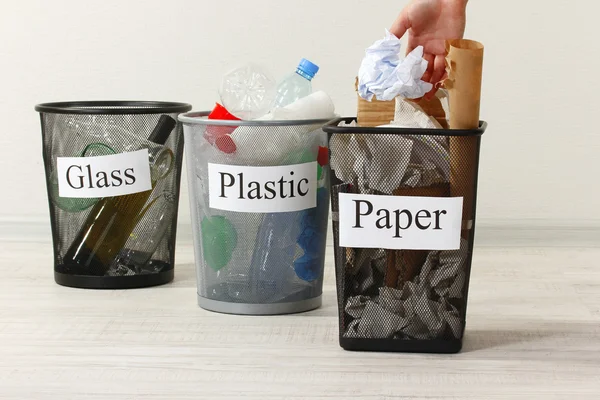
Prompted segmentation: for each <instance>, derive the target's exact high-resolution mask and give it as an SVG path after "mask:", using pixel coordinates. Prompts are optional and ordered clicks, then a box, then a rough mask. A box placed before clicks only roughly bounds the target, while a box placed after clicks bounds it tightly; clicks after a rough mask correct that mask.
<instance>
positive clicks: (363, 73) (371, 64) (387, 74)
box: [358, 30, 433, 101]
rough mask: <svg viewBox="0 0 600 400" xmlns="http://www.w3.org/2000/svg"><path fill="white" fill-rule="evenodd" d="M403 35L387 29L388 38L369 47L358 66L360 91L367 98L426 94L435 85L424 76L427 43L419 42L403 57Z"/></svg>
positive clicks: (391, 97)
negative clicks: (398, 36)
mask: <svg viewBox="0 0 600 400" xmlns="http://www.w3.org/2000/svg"><path fill="white" fill-rule="evenodd" d="M400 44H401V42H400V39H398V38H397V37H396V36H394V35H393V34H392V33H390V32H389V31H388V30H386V34H385V38H384V39H382V40H378V41H377V42H375V43H374V44H373V45H371V46H370V47H369V48H367V50H366V51H365V57H364V58H363V60H362V63H361V65H360V68H359V70H358V94H359V95H360V97H362V98H363V99H365V100H368V101H371V100H372V99H373V96H377V100H383V101H389V100H393V99H394V98H396V97H397V96H401V97H404V98H409V99H417V98H419V97H423V96H424V95H425V93H427V92H429V91H430V90H431V89H432V88H433V86H432V85H431V83H428V82H424V81H422V80H421V78H422V77H423V74H424V73H425V71H426V70H427V61H426V60H425V59H424V58H423V47H422V46H419V47H417V48H415V49H414V50H413V51H412V52H410V53H409V54H408V55H407V56H406V58H405V59H404V60H400V47H401V46H400Z"/></svg>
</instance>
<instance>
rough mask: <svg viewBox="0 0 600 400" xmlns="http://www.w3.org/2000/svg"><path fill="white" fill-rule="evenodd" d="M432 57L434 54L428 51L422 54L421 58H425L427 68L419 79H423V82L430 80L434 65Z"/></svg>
mask: <svg viewBox="0 0 600 400" xmlns="http://www.w3.org/2000/svg"><path fill="white" fill-rule="evenodd" d="M434 57H435V56H434V55H433V54H429V53H427V54H425V55H423V58H424V59H425V61H427V70H426V71H425V73H424V74H423V77H422V78H421V80H423V81H425V82H431V77H432V75H433V67H434Z"/></svg>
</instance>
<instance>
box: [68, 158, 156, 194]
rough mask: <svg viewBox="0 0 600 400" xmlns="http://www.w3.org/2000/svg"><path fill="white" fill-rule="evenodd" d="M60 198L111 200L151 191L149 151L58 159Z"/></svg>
mask: <svg viewBox="0 0 600 400" xmlns="http://www.w3.org/2000/svg"><path fill="white" fill-rule="evenodd" d="M56 165H57V173H58V195H59V196H60V197H74V198H95V197H113V196H123V195H127V194H133V193H139V192H145V191H147V190H151V189H152V182H151V180H150V164H149V163H148V149H142V150H138V151H132V152H128V153H120V154H111V155H107V156H95V157H57V158H56Z"/></svg>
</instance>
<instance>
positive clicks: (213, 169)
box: [208, 161, 317, 213]
mask: <svg viewBox="0 0 600 400" xmlns="http://www.w3.org/2000/svg"><path fill="white" fill-rule="evenodd" d="M208 185H209V187H208V192H209V205H210V208H215V209H218V210H227V211H240V212H255V213H278V212H290V211H301V210H306V209H309V208H314V207H316V206H317V163H316V161H313V162H308V163H304V164H295V165H279V166H275V167H249V166H242V165H224V164H212V163H208Z"/></svg>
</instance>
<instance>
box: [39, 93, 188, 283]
mask: <svg viewBox="0 0 600 400" xmlns="http://www.w3.org/2000/svg"><path fill="white" fill-rule="evenodd" d="M35 109H36V111H38V112H39V113H40V117H41V123H42V140H43V159H44V167H45V172H46V184H47V190H48V200H49V206H50V222H51V227H52V239H53V249H54V277H55V280H56V282H57V283H59V284H61V285H65V286H72V287H81V288H105V289H120V288H133V287H145V286H153V285H159V284H163V283H167V282H170V281H171V280H172V279H173V276H174V271H173V266H174V260H175V235H176V221H177V206H178V198H179V183H180V177H181V162H182V157H183V136H182V129H181V125H180V124H178V123H177V116H178V114H179V113H182V112H186V111H189V110H190V109H191V106H190V105H188V104H183V103H170V102H139V101H93V102H61V103H46V104H40V105H37V106H36V107H35Z"/></svg>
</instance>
